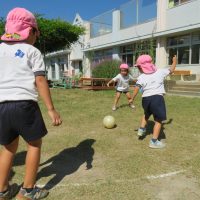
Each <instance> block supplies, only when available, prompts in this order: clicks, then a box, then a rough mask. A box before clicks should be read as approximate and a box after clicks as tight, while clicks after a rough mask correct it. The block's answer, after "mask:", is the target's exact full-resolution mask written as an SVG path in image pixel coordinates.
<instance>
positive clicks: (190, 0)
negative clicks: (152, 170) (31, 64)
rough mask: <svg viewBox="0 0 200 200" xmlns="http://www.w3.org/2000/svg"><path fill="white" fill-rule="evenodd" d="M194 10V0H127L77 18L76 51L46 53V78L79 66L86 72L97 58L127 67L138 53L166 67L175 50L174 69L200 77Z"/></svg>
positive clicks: (198, 21)
mask: <svg viewBox="0 0 200 200" xmlns="http://www.w3.org/2000/svg"><path fill="white" fill-rule="evenodd" d="M199 10H200V0H132V1H129V2H127V3H126V4H124V5H121V6H120V7H119V8H117V9H113V10H111V11H108V12H106V13H103V14H101V15H99V16H96V17H94V18H93V19H91V20H89V21H83V20H82V25H84V27H85V28H86V33H85V35H84V36H82V38H81V42H79V43H78V44H77V45H78V46H77V48H76V51H77V52H79V53H77V52H76V51H74V50H73V48H74V47H73V46H72V49H69V50H64V51H62V52H55V53H52V54H50V55H48V56H49V57H48V59H49V71H48V74H49V78H51V77H54V78H55V77H59V76H58V74H59V73H61V70H64V71H65V70H68V72H69V73H72V72H73V73H74V74H76V73H78V70H79V72H80V71H81V72H82V73H83V76H85V77H90V76H91V71H92V68H93V66H95V65H96V64H97V63H99V62H101V61H103V60H106V59H120V60H122V61H123V62H126V63H128V64H129V66H133V65H134V63H135V60H136V58H137V56H138V55H140V54H142V53H150V54H151V55H154V58H155V62H156V65H157V66H158V67H160V68H162V67H167V66H169V65H170V64H171V60H172V57H173V55H175V54H176V55H177V57H178V65H177V70H189V71H190V72H191V74H193V76H190V79H189V80H190V81H200V12H199ZM79 17H80V16H79ZM76 20H77V16H76V18H75V22H76ZM79 20H80V18H79ZM79 20H77V21H79ZM75 22H74V23H75ZM77 49H78V50H77ZM57 53H59V55H65V60H62V56H60V58H59V59H58V55H56V54H57ZM66 55H67V56H66ZM52 58H54V61H52ZM55 60H57V62H58V63H57V64H56V63H55ZM56 68H57V70H58V72H55V71H56ZM70 70H71V72H70ZM73 70H74V71H73ZM76 70H77V71H76ZM56 73H57V75H55V74H56Z"/></svg>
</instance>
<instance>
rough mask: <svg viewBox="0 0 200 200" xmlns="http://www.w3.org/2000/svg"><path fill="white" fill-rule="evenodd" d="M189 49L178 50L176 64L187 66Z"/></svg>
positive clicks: (181, 48)
mask: <svg viewBox="0 0 200 200" xmlns="http://www.w3.org/2000/svg"><path fill="white" fill-rule="evenodd" d="M189 55H190V49H189V47H180V48H178V64H189Z"/></svg>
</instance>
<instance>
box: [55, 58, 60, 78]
mask: <svg viewBox="0 0 200 200" xmlns="http://www.w3.org/2000/svg"><path fill="white" fill-rule="evenodd" d="M59 70H60V69H59V64H58V59H55V72H56V80H59V79H60V77H59V76H60V74H59Z"/></svg>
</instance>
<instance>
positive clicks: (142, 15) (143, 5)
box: [120, 0, 157, 28]
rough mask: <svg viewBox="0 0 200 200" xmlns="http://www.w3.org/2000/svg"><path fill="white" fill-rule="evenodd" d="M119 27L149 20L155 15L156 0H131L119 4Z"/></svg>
mask: <svg viewBox="0 0 200 200" xmlns="http://www.w3.org/2000/svg"><path fill="white" fill-rule="evenodd" d="M120 11H121V28H127V27H130V26H134V25H136V24H140V23H144V22H146V21H150V20H152V19H154V18H156V16H157V0H132V1H130V2H128V3H126V4H123V5H121V6H120Z"/></svg>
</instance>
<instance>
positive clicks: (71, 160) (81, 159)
mask: <svg viewBox="0 0 200 200" xmlns="http://www.w3.org/2000/svg"><path fill="white" fill-rule="evenodd" d="M94 142H95V140H94V139H86V140H84V141H82V142H80V143H79V144H78V145H77V146H76V147H71V148H67V149H64V150H62V151H61V152H60V153H58V154H57V155H55V156H53V157H52V158H50V159H49V160H47V161H45V162H44V163H41V164H40V166H44V167H43V168H42V169H41V170H40V172H39V173H38V177H37V180H39V179H41V178H43V177H49V176H52V175H54V176H53V177H52V178H51V179H50V180H49V181H48V183H46V185H45V188H47V189H52V188H53V187H55V186H56V185H57V184H59V183H60V182H61V181H62V180H63V178H65V176H67V175H70V174H72V173H74V172H76V171H77V170H78V169H79V167H80V166H81V165H82V164H84V163H86V170H89V169H91V168H92V162H93V156H94V153H95V151H94V149H93V148H92V145H93V144H94ZM45 165H47V166H45Z"/></svg>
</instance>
